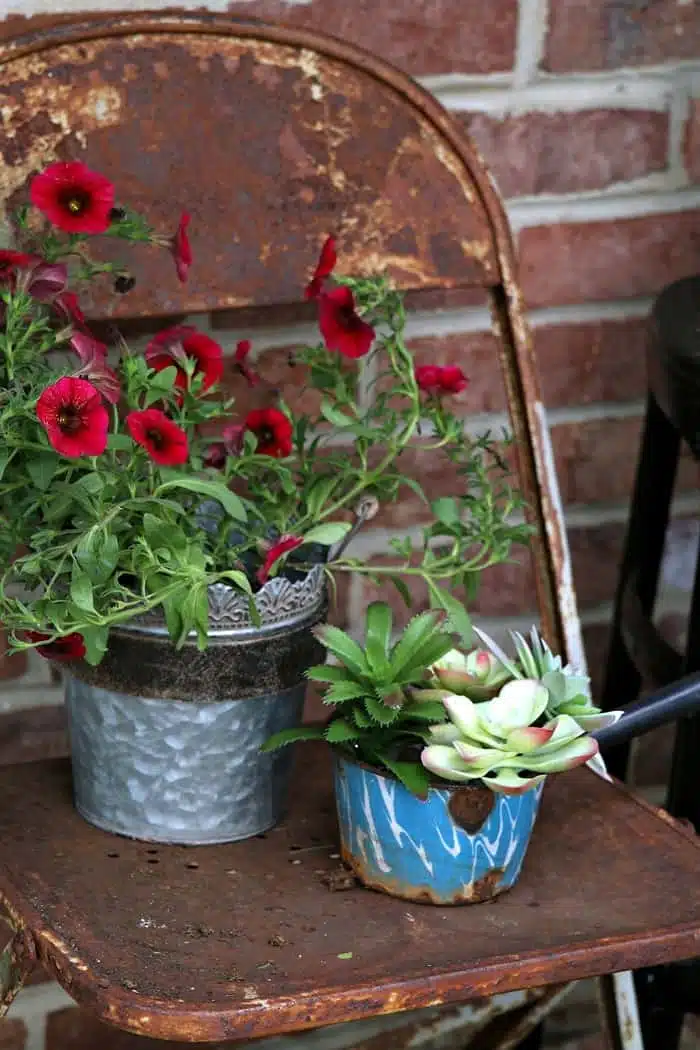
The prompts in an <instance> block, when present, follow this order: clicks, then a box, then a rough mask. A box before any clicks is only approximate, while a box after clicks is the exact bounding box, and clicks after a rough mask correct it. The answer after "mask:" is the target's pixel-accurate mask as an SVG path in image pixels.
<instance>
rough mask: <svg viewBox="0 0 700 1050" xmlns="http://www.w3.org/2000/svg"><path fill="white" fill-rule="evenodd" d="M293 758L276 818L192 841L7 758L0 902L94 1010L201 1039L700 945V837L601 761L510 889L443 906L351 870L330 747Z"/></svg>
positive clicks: (545, 821)
mask: <svg viewBox="0 0 700 1050" xmlns="http://www.w3.org/2000/svg"><path fill="white" fill-rule="evenodd" d="M297 762H298V775H297V777H296V780H295V790H296V796H295V797H294V798H293V800H292V803H291V810H290V815H289V817H288V819H287V820H286V821H285V822H284V823H283V824H282V825H281V826H280V827H278V828H276V829H275V830H273V831H270V832H268V833H267V834H266V835H263V836H259V837H258V838H256V839H252V840H249V841H247V842H244V843H238V844H233V845H230V846H214V847H195V848H192V847H189V848H186V847H175V846H149V845H148V844H146V843H141V842H134V841H131V840H128V839H123V838H119V837H116V836H113V835H109V834H106V833H104V832H101V831H99V830H97V829H95V828H93V827H91V826H90V825H88V824H87V823H85V822H84V821H83V820H82V819H81V818H80V817H79V816H78V814H77V813H76V812H75V811H74V809H73V806H72V802H71V794H70V792H71V782H70V765H69V763H68V761H66V760H55V761H49V762H35V763H28V764H26V765H23V766H18V767H14V768H7V769H3V770H1V771H0V798H1V799H2V803H1V804H0V841H2V843H3V849H2V853H1V854H0V895H1V896H2V898H4V900H5V902H6V904H7V906H8V909H9V910H10V912H11V914H12V915H14V917H15V921H16V922H17V923H18V924H24V925H25V926H26V927H27V928H28V929H29V930H30V931H31V933H32V934H33V937H34V939H35V942H36V946H37V951H38V954H39V957H40V959H41V960H42V962H43V963H44V965H45V966H46V967H47V969H48V970H49V972H50V973H52V974H53V975H54V976H56V978H57V979H58V980H59V981H60V982H61V984H62V985H63V986H64V987H65V988H66V990H67V991H68V992H69V993H70V994H71V995H72V996H73V997H74V998H75V999H76V1000H77V1001H78V1002H79V1003H81V1004H83V1005H84V1006H86V1007H87V1008H88V1009H90V1010H91V1011H92V1012H93V1013H95V1014H97V1015H98V1016H100V1017H101V1018H103V1019H104V1020H106V1021H109V1022H112V1023H113V1024H115V1025H117V1026H119V1027H122V1028H126V1029H129V1030H132V1031H134V1032H139V1033H141V1034H143V1035H147V1036H151V1037H154V1038H162V1039H173V1038H177V1039H181V1040H182V1039H188V1040H190V1041H193V1042H194V1041H198V1040H201V1041H216V1040H222V1039H234V1038H238V1037H241V1038H243V1037H251V1036H261V1035H272V1034H275V1033H282V1032H291V1031H297V1030H301V1029H304V1028H310V1027H316V1026H319V1025H323V1024H329V1023H333V1022H338V1021H347V1020H354V1019H358V1018H361V1017H369V1016H372V1015H377V1014H380V1013H391V1012H394V1011H398V1010H406V1009H412V1008H416V1007H423V1006H430V1005H436V1004H439V1003H443V1002H460V1001H466V1000H469V999H474V998H478V997H482V996H490V995H493V994H496V993H499V992H507V991H511V990H515V989H523V988H528V987H534V986H540V985H544V984H551V983H556V982H560V981H566V980H572V979H577V978H582V977H588V976H594V975H597V974H602V973H608V972H613V971H619V970H626V969H631V968H635V967H638V966H643V965H648V964H653V963H660V962H666V961H672V960H676V959H680V958H687V957H690V956H692V955H694V954H698V952H700V894H698V892H697V890H698V876H699V875H700V849H699V844H698V841H697V840H696V839H695V837H694V836H693V835H692V834H691V833H689V832H687V831H686V830H685V829H684V828H682V827H680V826H678V825H677V824H675V823H673V822H671V821H670V819H669V818H667V817H665V816H662V815H660V814H658V813H657V812H656V811H653V810H651V809H650V808H649V807H648V806H646V804H645V803H643V802H640V801H639V800H638V799H636V798H634V797H633V796H631V795H630V794H629V793H628V792H627V791H626V790H625V789H624V788H622V787H621V786H620V785H618V784H611V783H608V782H606V781H603V780H602V779H600V778H598V777H597V776H595V775H594V774H593V773H591V772H590V771H588V770H576V771H574V772H572V773H568V774H565V775H562V776H559V777H554V778H552V779H551V780H550V782H549V783H548V784H547V786H546V789H545V793H544V799H543V803H542V811H541V816H540V819H539V821H538V824H537V827H536V830H535V834H534V838H533V842H532V845H531V848H530V851H529V853H528V856H527V858H526V863H525V867H524V871H523V875H522V877H521V880H520V882H519V884H518V885H517V886H516V887H515V889H513V890H512V891H511V892H510V893H508V894H505V895H503V896H502V897H500V898H499V899H497V900H496V901H494V902H493V903H491V904H478V905H471V906H466V907H456V908H435V907H433V906H431V905H425V904H415V905H409V904H407V903H406V902H405V901H400V900H394V899H392V898H390V897H386V896H383V895H382V894H379V893H375V892H372V891H369V890H365V889H362V888H360V887H358V886H353V884H352V880H348V879H347V878H344V877H343V873H342V869H341V868H340V864H339V860H338V855H337V853H336V850H335V843H336V830H335V815H334V806H333V797H332V788H331V777H330V763H329V758H328V754H327V751H326V750H325V749H324V748H323V747H322V746H319V747H315V746H306V748H305V749H304V750H303V752H299V753H298V755H297ZM334 889H336V892H334V891H333V890H334Z"/></svg>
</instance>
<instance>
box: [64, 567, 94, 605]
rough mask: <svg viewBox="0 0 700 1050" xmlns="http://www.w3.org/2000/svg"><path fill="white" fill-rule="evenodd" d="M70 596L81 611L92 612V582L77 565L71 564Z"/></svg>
mask: <svg viewBox="0 0 700 1050" xmlns="http://www.w3.org/2000/svg"><path fill="white" fill-rule="evenodd" d="M70 598H71V601H72V602H73V604H74V605H77V607H78V608H79V609H82V610H83V612H88V613H94V611H95V603H94V599H93V595H92V582H91V580H90V577H89V576H88V575H87V573H85V572H83V570H82V569H81V568H80V566H79V565H74V566H73V571H72V573H71V581H70Z"/></svg>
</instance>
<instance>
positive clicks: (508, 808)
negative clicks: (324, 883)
mask: <svg viewBox="0 0 700 1050" xmlns="http://www.w3.org/2000/svg"><path fill="white" fill-rule="evenodd" d="M543 786H544V785H543V784H542V783H540V784H538V785H537V786H536V787H534V788H532V789H531V790H530V791H528V792H526V793H525V794H523V795H502V794H496V795H495V798H494V806H493V809H492V810H491V813H490V814H489V816H488V817H487V818H486V820H485V821H484V823H483V825H482V826H481V828H479V830H478V831H477V832H475V833H474V834H470V833H469V832H467V831H465V830H464V829H463V828H461V827H460V826H458V825H457V824H456V823H455V822H454V820H453V819H452V816H451V815H450V811H449V809H448V803H449V801H450V796H451V795H452V793H453V792H454V791H455V790H459V787H458V786H457V785H455V787H447V786H446V787H445V788H431V789H430V791H429V793H428V798H427V799H426V800H425V801H422V800H421V799H419V798H417V797H416V796H415V795H413V794H411V792H410V791H408V790H407V789H406V788H405V787H404V786H403V785H402V784H400V783H399V781H397V780H395V779H394V778H392V777H389V776H383V775H382V774H381V773H378V772H374V771H373V770H371V769H368V768H366V767H365V766H360V765H357V764H355V763H354V762H351V761H348V760H347V759H346V758H345V757H343V756H342V755H338V754H336V756H335V791H336V804H337V809H338V822H339V825H340V840H341V848H342V854H343V859H344V860H345V861H346V862H347V863H348V864H350V866H351V867H352V868H353V869H354V871H355V872H356V874H357V875H358V876H359V877H360V879H361V881H362V882H364V883H365V884H366V885H368V886H372V887H373V888H375V889H382V890H384V891H385V892H386V893H390V894H392V895H393V896H396V897H404V898H407V899H409V900H418V899H422V900H425V901H427V902H432V903H435V904H468V903H471V902H474V901H478V900H483V899H486V897H487V896H488V897H492V896H495V895H496V894H498V893H502V892H503V891H504V890H507V889H510V887H511V886H512V885H513V884H514V883H515V881H516V880H517V878H518V876H519V874H520V869H521V868H522V865H523V860H524V858H525V852H526V850H527V847H528V843H529V841H530V835H531V833H532V828H533V826H534V823H535V819H536V817H537V810H538V808H539V803H540V798H541V796H542V788H543ZM484 879H485V880H486V882H482V881H481V880H484Z"/></svg>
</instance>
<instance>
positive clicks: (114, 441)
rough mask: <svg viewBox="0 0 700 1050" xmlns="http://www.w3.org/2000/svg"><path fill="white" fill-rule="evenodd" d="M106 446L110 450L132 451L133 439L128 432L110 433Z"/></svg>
mask: <svg viewBox="0 0 700 1050" xmlns="http://www.w3.org/2000/svg"><path fill="white" fill-rule="evenodd" d="M107 448H108V450H109V451H110V452H133V451H134V440H133V438H130V437H129V436H128V434H110V435H109V437H108V438H107Z"/></svg>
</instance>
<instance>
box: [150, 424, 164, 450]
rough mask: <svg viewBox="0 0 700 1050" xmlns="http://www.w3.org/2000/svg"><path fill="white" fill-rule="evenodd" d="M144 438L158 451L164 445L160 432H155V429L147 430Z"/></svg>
mask: <svg viewBox="0 0 700 1050" xmlns="http://www.w3.org/2000/svg"><path fill="white" fill-rule="evenodd" d="M146 437H147V438H148V440H149V441H150V443H151V444H152V445H153V447H154V448H155V449H158V450H160V449H162V448H163V446H164V445H165V438H164V436H163V434H162V432H161V431H160V430H156V429H155V428H153V429H151V430H147V431H146Z"/></svg>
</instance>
